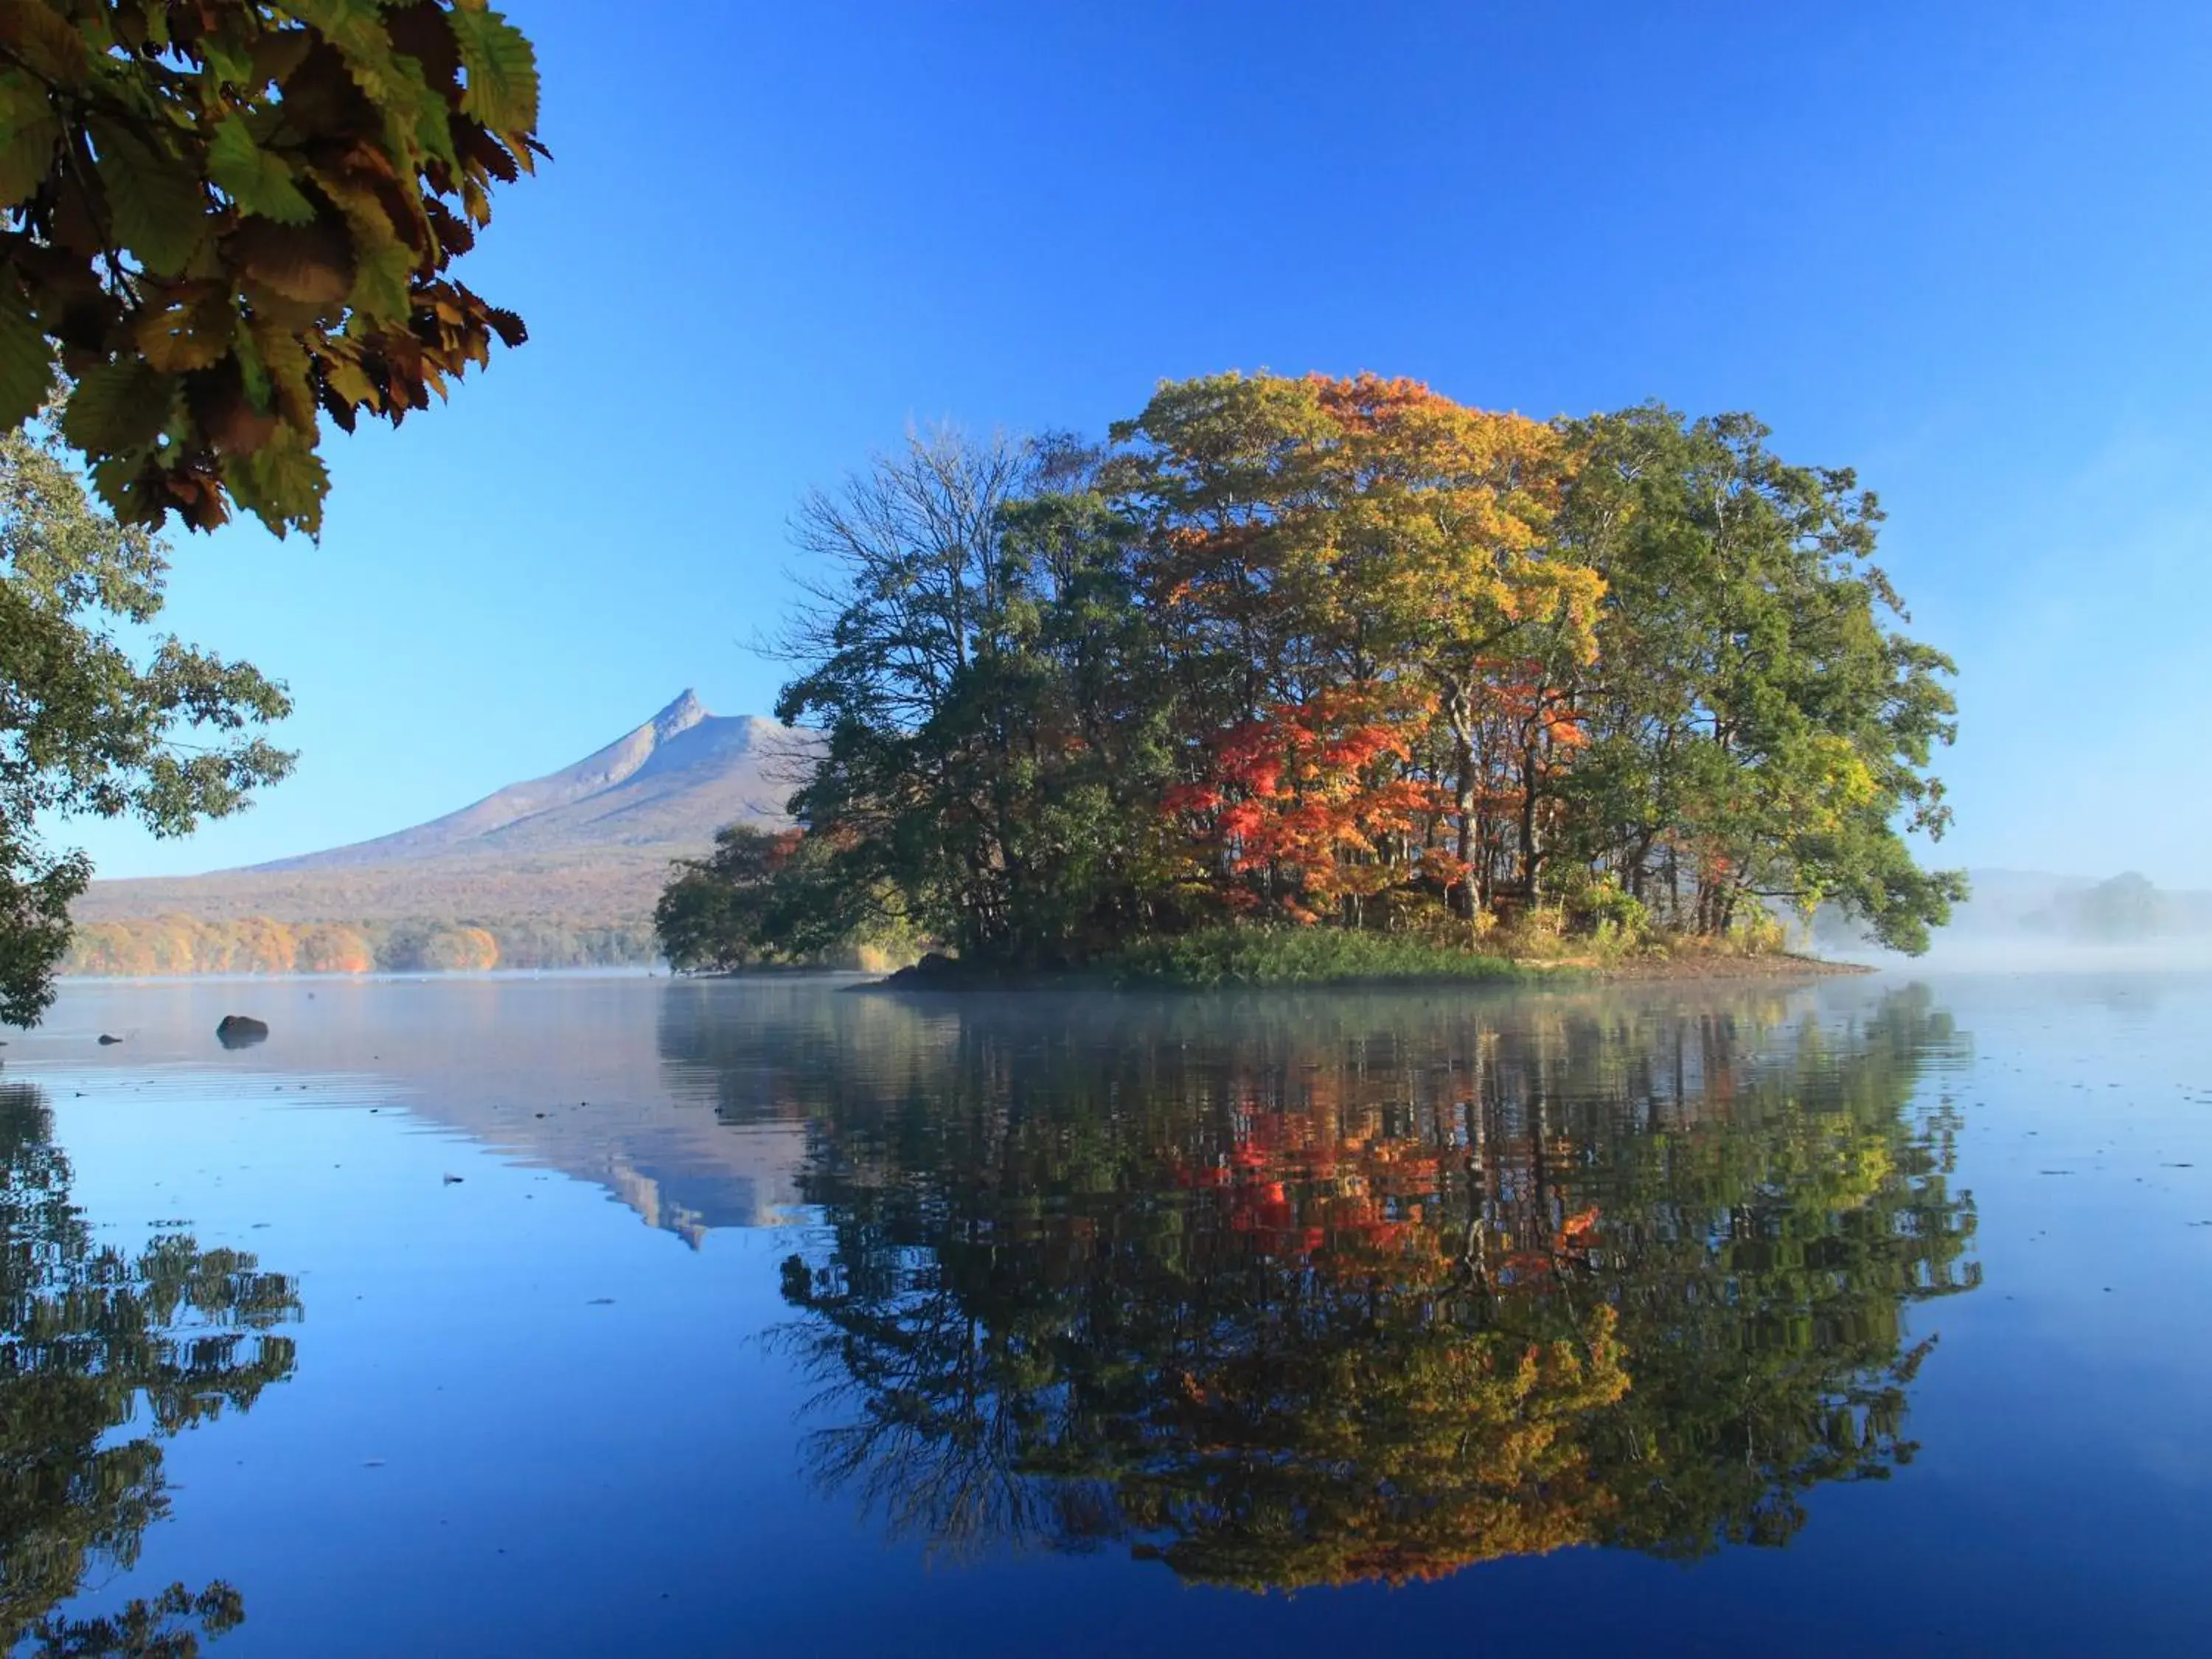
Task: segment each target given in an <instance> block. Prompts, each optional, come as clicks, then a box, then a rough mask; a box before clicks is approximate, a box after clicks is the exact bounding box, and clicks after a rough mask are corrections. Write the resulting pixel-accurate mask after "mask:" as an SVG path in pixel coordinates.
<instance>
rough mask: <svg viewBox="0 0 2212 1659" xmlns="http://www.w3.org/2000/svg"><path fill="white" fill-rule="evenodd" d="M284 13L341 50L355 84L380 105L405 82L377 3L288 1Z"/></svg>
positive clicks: (371, 0) (370, 0)
mask: <svg viewBox="0 0 2212 1659" xmlns="http://www.w3.org/2000/svg"><path fill="white" fill-rule="evenodd" d="M284 9H285V10H287V11H289V12H290V13H291V14H292V15H293V16H295V17H296V18H298V19H299V20H300V21H301V22H303V23H305V24H307V26H308V27H310V28H313V29H314V30H315V31H316V32H317V33H319V34H320V35H321V36H322V37H323V38H324V39H325V40H328V41H329V42H330V43H331V45H332V46H335V47H337V51H338V56H339V57H341V58H343V59H344V60H345V66H346V73H347V74H348V75H349V76H352V77H353V83H354V84H355V85H356V86H357V87H359V88H361V89H362V91H363V92H365V93H367V94H368V95H369V97H370V98H371V99H373V100H375V101H376V102H378V103H383V102H385V101H386V100H388V99H390V98H391V97H392V94H393V93H394V91H395V90H397V88H396V86H395V82H399V81H401V80H404V78H405V77H404V75H403V73H402V71H401V70H399V68H398V65H397V64H395V63H394V61H393V59H392V37H391V36H390V35H389V34H387V33H385V30H384V19H383V18H382V16H381V15H380V7H379V6H378V4H377V0H284Z"/></svg>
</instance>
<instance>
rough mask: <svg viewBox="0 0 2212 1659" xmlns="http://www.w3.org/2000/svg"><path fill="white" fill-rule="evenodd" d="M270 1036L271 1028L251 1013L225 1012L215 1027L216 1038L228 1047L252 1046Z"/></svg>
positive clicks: (266, 1039)
mask: <svg viewBox="0 0 2212 1659" xmlns="http://www.w3.org/2000/svg"><path fill="white" fill-rule="evenodd" d="M268 1037H269V1028H268V1027H267V1026H266V1025H264V1024H262V1023H261V1022H260V1021H259V1020H258V1019H255V1018H252V1016H251V1015H249V1014H225V1015H224V1016H223V1017H222V1021H221V1023H220V1024H217V1025H216V1028H215V1040H216V1042H220V1043H221V1044H222V1046H223V1047H224V1048H252V1046H253V1045H254V1044H255V1043H257V1042H266V1041H268Z"/></svg>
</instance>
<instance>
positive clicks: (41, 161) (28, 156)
mask: <svg viewBox="0 0 2212 1659" xmlns="http://www.w3.org/2000/svg"><path fill="white" fill-rule="evenodd" d="M61 136H62V127H61V122H60V120H59V119H58V118H57V117H56V116H55V114H54V111H53V106H52V104H50V103H49V102H48V101H47V100H46V88H44V87H42V86H40V84H39V83H38V82H35V81H33V80H32V79H31V77H30V76H27V75H24V74H21V73H20V72H18V71H12V70H11V71H9V73H7V74H4V75H0V207H13V206H15V204H16V203H18V202H20V201H21V200H23V199H24V198H25V197H27V196H29V195H30V193H31V192H32V191H34V190H36V189H37V188H38V187H39V186H40V185H41V184H43V183H44V182H45V181H46V175H47V174H48V173H52V171H53V167H54V147H55V146H56V145H57V144H58V143H60V142H61Z"/></svg>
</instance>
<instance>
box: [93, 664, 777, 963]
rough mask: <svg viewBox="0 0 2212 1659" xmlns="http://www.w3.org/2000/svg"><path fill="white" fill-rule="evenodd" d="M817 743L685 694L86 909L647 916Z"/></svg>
mask: <svg viewBox="0 0 2212 1659" xmlns="http://www.w3.org/2000/svg"><path fill="white" fill-rule="evenodd" d="M812 741H813V739H812V735H811V733H805V732H791V731H788V730H787V729H785V728H784V727H782V726H777V725H776V724H775V722H773V721H770V720H760V719H757V718H754V717H751V716H748V715H730V716H722V715H716V714H710V713H709V712H708V709H707V708H706V706H705V705H704V704H702V702H700V701H699V699H698V697H697V696H696V695H694V694H693V693H692V692H690V691H686V692H684V695H683V696H680V697H678V698H677V699H676V701H675V702H671V703H670V704H669V705H668V706H667V707H666V708H664V709H662V710H661V711H660V712H659V714H655V715H654V716H653V718H652V719H651V720H647V721H646V722H645V723H644V724H643V725H641V726H638V727H637V728H636V729H635V730H634V731H632V732H627V733H625V734H624V735H623V736H622V737H620V738H617V739H616V740H615V741H614V742H613V743H611V744H607V745H606V746H605V748H603V749H600V750H596V751H595V752H593V753H592V754H590V755H587V756H586V757H584V758H583V759H582V760H580V761H578V762H576V763H574V765H573V766H568V767H564V768H562V769H561V770H559V771H557V772H553V773H550V774H548V775H546V776H544V777H542V778H533V779H531V780H530V781H527V782H523V783H514V784H509V785H507V787H505V788H503V789H500V790H497V791H495V792H494V793H491V794H489V795H487V796H485V797H484V798H483V799H482V800H480V801H477V803H476V804H475V805H471V806H465V807H463V808H462V809H461V810H460V811H457V812H449V813H447V815H446V816H445V817H439V818H433V819H431V820H430V821H429V822H428V823H421V824H417V825H416V826H415V827H414V828H412V829H401V830H398V831H397V832H395V833H393V834H392V835H387V836H377V837H375V838H374V840H370V841H363V842H355V843H353V844H352V845H350V846H346V847H337V848H331V849H330V850H329V851H327V852H321V853H309V854H304V855H302V856H300V857H297V858H289V859H280V860H276V861H275V862H273V863H270V864H261V865H255V866H251V867H249V868H246V869H242V870H227V871H220V872H216V873H214V874H210V875H205V876H191V877H176V878H148V879H143V880H136V881H100V882H94V884H93V885H92V888H91V890H89V891H88V893H87V894H86V895H85V896H84V898H83V899H82V901H81V902H79V903H78V905H77V907H76V918H77V920H78V921H80V922H85V923H90V922H100V921H132V920H137V919H141V918H145V917H150V916H156V915H164V914H168V913H181V914H184V915H191V916H193V917H195V918H197V919H198V920H201V921H230V920H234V919H236V918H240V917H245V916H266V917H269V918H270V919H271V920H273V921H280V922H284V923H288V924H298V923H310V922H338V923H374V922H391V921H403V920H405V921H420V920H461V921H470V922H473V923H479V924H483V925H486V926H495V925H498V924H507V923H541V922H558V923H562V924H565V925H572V926H590V927H634V926H638V925H641V924H642V923H643V922H644V921H647V919H648V918H649V917H650V916H651V915H652V911H653V900H654V899H655V898H656V897H657V896H659V890H660V887H661V884H662V883H663V882H665V880H666V878H667V873H668V865H669V861H670V860H671V859H676V858H682V857H688V856H695V855H696V854H699V853H701V852H703V851H704V850H705V849H706V848H708V846H709V845H710V844H711V843H712V842H713V840H714V832H715V830H717V829H720V828H721V827H722V826H723V825H724V824H726V823H732V822H736V821H738V820H740V819H743V820H748V821H765V822H770V823H774V822H778V821H780V820H781V818H782V816H783V804H784V802H785V800H786V799H787V797H788V796H789V795H790V793H791V791H792V788H793V783H794V775H795V773H796V771H797V769H798V766H799V763H800V762H801V761H802V760H803V757H804V756H805V753H806V751H807V749H808V747H809V746H810V744H811V742H812Z"/></svg>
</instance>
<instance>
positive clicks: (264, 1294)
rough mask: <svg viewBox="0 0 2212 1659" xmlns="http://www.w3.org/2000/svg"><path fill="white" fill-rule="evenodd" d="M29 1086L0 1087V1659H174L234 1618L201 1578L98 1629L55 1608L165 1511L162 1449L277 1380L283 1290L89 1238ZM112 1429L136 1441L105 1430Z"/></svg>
mask: <svg viewBox="0 0 2212 1659" xmlns="http://www.w3.org/2000/svg"><path fill="white" fill-rule="evenodd" d="M299 1313H300V1302H299V1297H298V1292H297V1289H296V1287H295V1285H294V1283H293V1281H292V1280H291V1279H289V1278H287V1277H285V1276H283V1275H282V1274H277V1273H262V1272H260V1271H258V1265H257V1263H256V1261H255V1260H254V1258H253V1257H252V1256H251V1255H245V1254H242V1253H241V1252H239V1251H236V1250H227V1249H216V1250H203V1249H199V1248H198V1247H197V1245H195V1244H194V1243H193V1242H192V1240H191V1239H190V1238H188V1237H182V1236H179V1235H170V1236H167V1237H158V1238H156V1239H155V1240H154V1241H153V1242H152V1243H149V1245H148V1246H147V1247H146V1248H145V1249H143V1251H141V1252H139V1253H138V1254H137V1255H129V1254H126V1253H125V1252H124V1251H121V1250H118V1249H114V1248H112V1247H111V1246H105V1245H100V1244H97V1243H94V1239H93V1237H92V1229H91V1226H90V1225H89V1224H88V1222H87V1220H86V1219H85V1217H84V1213H83V1212H82V1210H80V1209H79V1208H78V1207H77V1206H76V1205H75V1204H74V1203H73V1202H71V1201H70V1167H69V1162H68V1159H67V1158H65V1157H64V1154H63V1152H62V1151H61V1149H60V1148H59V1147H58V1146H55V1145H54V1144H53V1140H52V1115H51V1114H50V1113H49V1112H48V1110H47V1109H46V1103H45V1100H44V1097H42V1096H41V1095H40V1093H39V1091H36V1090H35V1089H31V1088H27V1087H24V1086H21V1085H15V1086H0V1651H14V1650H15V1648H16V1646H17V1644H21V1643H24V1642H30V1643H32V1644H34V1646H33V1650H34V1651H38V1652H44V1653H51V1654H70V1655H91V1654H133V1655H141V1654H143V1655H149V1656H156V1659H189V1656H191V1655H192V1654H194V1653H197V1651H198V1638H199V1636H200V1635H202V1634H205V1635H209V1636H216V1635H221V1634H222V1632H225V1631H227V1630H228V1629H230V1628H231V1627H232V1626H235V1625H236V1624H237V1623H238V1622H239V1620H240V1619H241V1618H242V1617H243V1616H244V1613H243V1609H242V1607H241V1606H240V1601H239V1597H238V1594H237V1592H236V1591H235V1590H234V1589H231V1588H230V1587H229V1586H228V1585H225V1584H222V1583H216V1584H212V1585H210V1586H209V1587H208V1588H207V1589H204V1590H203V1591H201V1592H199V1593H198V1594H197V1595H195V1594H192V1593H191V1592H189V1591H187V1590H186V1589H185V1587H184V1586H182V1585H175V1586H173V1587H171V1588H170V1589H167V1590H166V1591H164V1592H162V1593H161V1594H160V1595H155V1596H154V1597H152V1598H150V1599H148V1600H141V1601H132V1602H131V1603H130V1604H128V1605H127V1606H126V1607H125V1608H123V1609H122V1610H121V1611H120V1612H118V1613H116V1614H114V1615H112V1616H110V1617H107V1618H101V1619H91V1620H73V1619H62V1618H58V1617H57V1616H56V1615H55V1613H54V1609H55V1608H56V1607H58V1606H60V1604H61V1603H62V1602H64V1601H66V1600H67V1599H68V1598H69V1597H70V1596H71V1595H75V1594H76V1590H77V1589H78V1587H79V1586H80V1584H82V1583H83V1581H84V1580H85V1578H86V1577H87V1575H88V1573H89V1572H91V1571H93V1570H94V1569H95V1568H100V1569H103V1570H127V1569H128V1568H130V1567H131V1565H133V1564H134V1563H135V1562H136V1561H137V1556H138V1551H139V1546H140V1543H141V1541H142V1539H143V1535H144V1533H145V1530H146V1528H147V1527H148V1526H149V1525H150V1524H151V1523H152V1522H155V1521H157V1520H159V1519H161V1517H162V1516H164V1515H165V1514H167V1510H168V1505H169V1499H168V1494H167V1490H166V1488H165V1485H164V1481H163V1478H162V1472H161V1441H163V1440H165V1439H167V1437H169V1436H171V1435H173V1434H175V1433H177V1432H178V1431H180V1430H183V1429H186V1428H190V1427H192V1426H194V1425H197V1424H200V1423H204V1422H208V1421H211V1420H212V1419H215V1418H216V1417H218V1416H220V1415H221V1414H222V1413H223V1412H224V1411H225V1410H237V1411H244V1410H246V1408H247V1407H250V1406H251V1405H252V1403H253V1401H255V1400H256V1399H257V1398H258V1397H259V1395H260V1393H261V1390H262V1389H264V1388H265V1387H267V1386H268V1385H269V1384H270V1383H276V1382H280V1381H282V1380H283V1379H284V1378H285V1377H288V1376H290V1375H291V1372H292V1369H293V1346H292V1341H291V1339H290V1338H289V1337H284V1336H279V1335H276V1334H273V1333H272V1331H271V1328H272V1327H274V1326H276V1325H278V1324H280V1323H283V1322H287V1321H289V1320H293V1319H296V1318H297V1317H298V1316H299ZM118 1430H125V1431H129V1430H136V1432H127V1433H125V1434H121V1435H118V1432H117V1431H118Z"/></svg>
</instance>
